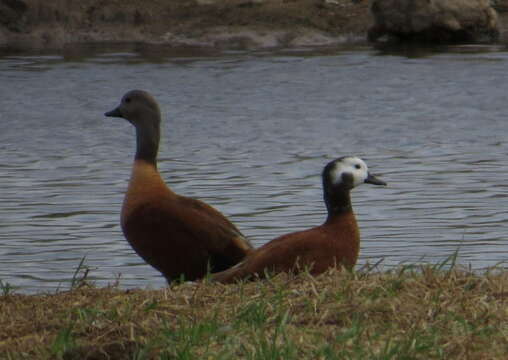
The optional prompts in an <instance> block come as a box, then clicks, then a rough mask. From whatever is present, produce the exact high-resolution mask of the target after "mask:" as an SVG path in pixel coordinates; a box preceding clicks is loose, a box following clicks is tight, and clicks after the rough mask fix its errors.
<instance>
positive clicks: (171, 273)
mask: <svg viewBox="0 0 508 360" xmlns="http://www.w3.org/2000/svg"><path fill="white" fill-rule="evenodd" d="M105 115H106V116H108V117H120V118H124V119H126V120H127V121H129V122H130V123H131V124H132V125H134V127H135V128H136V155H135V157H134V164H133V166H132V174H131V178H130V182H129V186H128V189H127V193H126V195H125V199H124V202H123V206H122V211H121V218H120V222H121V227H122V231H123V233H124V235H125V238H126V239H127V241H128V242H129V244H130V245H131V246H132V248H133V249H134V250H135V251H136V253H138V254H139V255H140V256H141V257H142V258H143V259H144V260H145V261H146V262H147V263H148V264H150V265H152V266H153V267H154V268H156V269H157V270H159V271H160V272H161V273H162V274H163V275H164V277H165V278H166V279H167V280H168V282H169V281H171V280H174V279H180V278H181V277H182V276H183V277H184V278H185V280H195V279H199V278H201V277H203V276H204V275H205V274H206V273H207V272H208V271H210V272H218V271H222V270H225V269H228V268H230V267H231V266H233V265H235V264H236V263H238V262H240V261H241V260H242V259H243V258H244V257H245V256H246V255H247V253H249V252H250V251H251V249H252V246H251V244H250V243H249V241H248V240H247V239H246V238H245V237H244V236H243V235H242V233H241V232H240V231H239V230H238V229H237V228H236V226H235V225H233V224H232V223H231V222H230V221H229V220H228V219H227V218H226V217H225V216H224V215H222V214H221V213H220V212H219V211H218V210H216V209H215V208H213V207H212V206H210V205H208V204H206V203H204V202H202V201H199V200H196V199H192V198H188V197H184V196H181V195H178V194H175V193H174V192H173V191H172V190H171V189H170V188H169V187H168V186H167V185H166V183H165V182H164V180H163V179H162V178H161V175H160V174H159V172H158V170H157V153H158V148H159V139H160V122H161V113H160V110H159V105H158V104H157V102H156V101H155V99H154V98H153V97H152V96H151V95H150V94H149V93H147V92H146V91H142V90H132V91H129V92H127V93H126V94H125V95H124V96H123V98H122V100H121V102H120V105H118V107H117V108H115V109H114V110H111V111H109V112H107V113H105Z"/></svg>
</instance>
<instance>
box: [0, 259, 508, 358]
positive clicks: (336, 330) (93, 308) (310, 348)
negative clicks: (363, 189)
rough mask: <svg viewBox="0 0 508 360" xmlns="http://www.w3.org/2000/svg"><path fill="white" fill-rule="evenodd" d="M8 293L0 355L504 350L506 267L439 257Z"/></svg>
mask: <svg viewBox="0 0 508 360" xmlns="http://www.w3.org/2000/svg"><path fill="white" fill-rule="evenodd" d="M4 285H5V284H4ZM82 285H83V284H82ZM4 290H5V288H4ZM4 292H5V293H7V295H3V296H1V297H0V358H2V359H159V358H160V359H237V358H245V359H429V358H432V359H505V358H506V356H507V354H508V273H507V272H506V271H505V272H503V271H491V272H487V273H484V274H481V275H475V274H472V273H470V272H467V271H463V270H458V269H453V270H445V269H444V267H442V266H441V265H439V266H424V267H408V266H405V267H400V268H398V269H395V270H392V271H390V272H384V273H377V272H372V271H371V272H368V271H367V272H366V271H358V272H355V273H350V272H346V271H344V272H338V271H331V272H329V273H327V274H324V275H322V276H319V277H316V278H312V277H311V276H309V275H307V274H301V275H298V276H288V275H279V276H277V277H274V278H271V279H270V280H266V281H258V282H250V283H239V284H235V285H221V284H211V283H208V282H206V281H205V282H201V283H195V284H193V283H184V284H180V285H175V286H173V287H171V288H167V289H162V290H120V289H118V288H116V287H110V288H100V289H99V288H94V287H93V286H89V285H86V284H84V285H83V286H76V288H75V289H74V290H71V291H69V292H63V293H58V294H54V295H19V294H15V293H9V291H4Z"/></svg>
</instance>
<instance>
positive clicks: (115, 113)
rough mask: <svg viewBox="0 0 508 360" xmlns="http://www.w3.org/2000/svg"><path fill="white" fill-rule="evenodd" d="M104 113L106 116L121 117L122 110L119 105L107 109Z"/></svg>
mask: <svg viewBox="0 0 508 360" xmlns="http://www.w3.org/2000/svg"><path fill="white" fill-rule="evenodd" d="M104 115H105V116H108V117H123V116H122V112H121V111H120V107H117V108H116V109H113V110H111V111H108V112H107V113H105V114H104Z"/></svg>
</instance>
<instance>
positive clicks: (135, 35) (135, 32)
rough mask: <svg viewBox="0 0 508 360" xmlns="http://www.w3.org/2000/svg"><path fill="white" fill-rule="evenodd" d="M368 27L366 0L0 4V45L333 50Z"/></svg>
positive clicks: (29, 0)
mask: <svg viewBox="0 0 508 360" xmlns="http://www.w3.org/2000/svg"><path fill="white" fill-rule="evenodd" d="M507 3H508V1H507V0H499V1H498V2H497V3H496V8H497V10H498V11H500V12H504V11H506V10H508V5H506V6H505V4H507ZM503 17H505V15H504V14H502V13H501V14H500V20H501V21H500V22H501V39H502V40H503V41H504V39H506V36H504V35H505V34H506V29H505V28H504V27H503V24H505V23H507V21H503ZM372 22H373V19H372V16H371V14H370V11H369V0H171V1H167V0H52V1H46V0H0V47H10V48H21V49H24V48H62V47H64V46H65V45H66V44H70V43H83V42H133V41H134V42H145V43H151V44H158V43H160V44H169V45H174V46H181V45H191V46H200V47H202V46H205V47H216V48H227V49H249V48H269V47H291V46H319V45H334V44H338V43H344V42H348V41H349V42H364V41H366V40H365V38H366V33H367V30H368V29H369V27H370V26H371V25H372Z"/></svg>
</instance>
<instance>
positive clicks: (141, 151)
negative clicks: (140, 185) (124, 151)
mask: <svg viewBox="0 0 508 360" xmlns="http://www.w3.org/2000/svg"><path fill="white" fill-rule="evenodd" d="M159 140H160V127H159V124H158V122H149V123H143V124H140V125H138V126H136V156H135V160H144V161H146V162H148V163H150V164H152V165H153V166H154V167H157V152H158V151H159Z"/></svg>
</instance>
